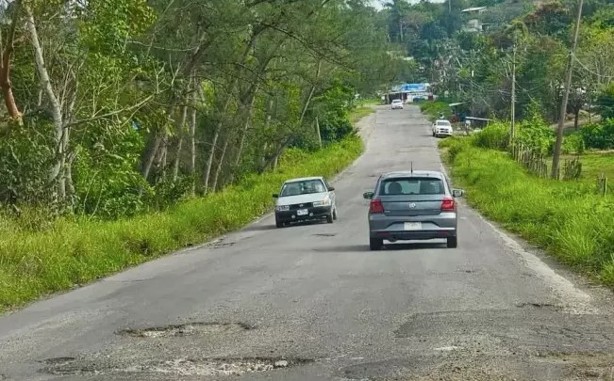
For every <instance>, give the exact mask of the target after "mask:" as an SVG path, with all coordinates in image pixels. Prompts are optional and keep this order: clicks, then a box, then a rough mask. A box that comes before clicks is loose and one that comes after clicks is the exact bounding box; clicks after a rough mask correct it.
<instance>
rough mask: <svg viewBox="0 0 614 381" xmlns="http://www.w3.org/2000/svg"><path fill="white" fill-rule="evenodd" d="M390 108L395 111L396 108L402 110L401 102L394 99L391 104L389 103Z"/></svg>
mask: <svg viewBox="0 0 614 381" xmlns="http://www.w3.org/2000/svg"><path fill="white" fill-rule="evenodd" d="M390 108H391V109H392V110H395V109H397V108H400V109H403V101H402V100H400V99H394V100H393V101H392V103H390Z"/></svg>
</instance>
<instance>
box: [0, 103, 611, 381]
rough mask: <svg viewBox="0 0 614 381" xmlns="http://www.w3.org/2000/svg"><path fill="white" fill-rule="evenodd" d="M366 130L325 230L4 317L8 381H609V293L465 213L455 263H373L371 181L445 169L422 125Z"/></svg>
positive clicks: (428, 248)
mask: <svg viewBox="0 0 614 381" xmlns="http://www.w3.org/2000/svg"><path fill="white" fill-rule="evenodd" d="M361 128H362V130H361V133H362V134H363V136H364V137H365V139H366V140H367V149H366V153H365V154H364V155H363V156H362V157H361V158H360V159H359V160H358V161H357V162H356V163H355V164H354V165H353V166H352V167H350V168H349V169H348V170H347V171H345V172H344V173H343V174H341V175H340V176H339V177H338V178H337V179H336V180H334V181H333V183H334V184H335V186H336V189H337V199H338V207H339V220H338V221H335V223H334V224H326V223H322V224H312V225H305V226H294V227H288V228H283V229H276V228H274V226H273V225H274V222H273V218H272V216H267V217H265V218H263V219H261V220H260V221H257V222H256V223H254V224H253V225H250V226H248V227H247V228H245V229H244V230H242V231H240V232H237V233H234V234H230V235H228V236H226V237H224V238H223V239H221V240H219V241H216V242H213V243H210V244H208V245H205V246H203V247H199V248H194V249H191V250H189V251H183V252H180V253H177V254H175V255H172V256H169V257H165V258H162V259H159V260H157V261H154V262H151V263H148V264H145V265H142V266H140V267H138V268H134V269H131V270H129V271H127V272H124V273H121V274H118V275H115V276H112V277H110V278H108V279H105V280H103V281H100V282H97V283H95V284H92V285H89V286H87V287H83V288H81V289H78V290H75V291H72V292H69V293H66V294H63V295H59V296H56V297H53V298H50V299H48V300H44V301H40V302H37V303H35V304H32V305H30V306H29V307H27V308H25V309H23V310H21V311H18V312H14V313H12V314H8V315H6V316H4V317H2V318H0V380H131V381H136V380H209V379H220V380H224V379H232V380H553V381H554V380H556V381H559V380H586V379H588V380H613V379H614V319H613V317H614V315H613V314H612V309H611V306H612V304H613V303H612V299H611V298H612V295H611V293H609V292H608V291H605V290H602V289H600V288H597V287H591V286H590V285H589V284H588V282H586V281H583V280H582V279H579V278H577V277H574V276H572V275H570V274H568V273H567V272H566V271H565V270H564V269H561V268H558V266H556V265H554V264H552V263H550V261H549V260H548V258H546V257H544V256H543V255H541V254H539V253H535V252H533V251H531V250H529V251H527V250H525V249H524V248H523V245H522V244H519V243H517V241H515V240H513V239H511V238H509V237H508V236H506V235H504V234H503V233H501V232H500V231H499V230H497V229H496V228H495V227H494V226H493V225H491V224H490V223H488V222H487V221H485V220H484V219H482V218H481V217H480V216H479V215H478V214H477V213H476V212H474V211H472V210H471V209H469V208H467V207H465V206H461V208H460V215H461V217H460V218H461V219H460V222H459V247H458V248H457V249H447V248H446V247H445V244H444V242H443V241H442V242H437V241H434V242H429V243H417V244H408V245H404V244H401V245H399V244H397V245H395V246H390V247H388V248H386V249H384V250H382V251H377V252H371V251H369V250H368V236H367V220H366V213H367V208H368V203H367V201H365V200H363V199H362V193H363V192H364V191H367V190H372V188H373V186H374V183H375V180H376V176H378V174H379V173H381V172H382V171H388V170H396V169H407V168H408V167H409V165H410V161H413V164H414V168H415V169H434V170H439V169H441V168H442V167H441V160H440V158H439V155H438V153H437V149H436V140H435V139H434V138H432V137H431V136H430V131H429V125H428V122H427V121H426V120H425V119H424V118H423V117H422V116H421V115H420V113H419V111H418V109H417V108H416V107H406V108H405V110H394V111H392V110H389V109H388V108H386V107H380V108H379V109H378V111H377V113H376V114H374V115H372V116H370V117H368V118H366V119H365V120H363V121H362V122H361ZM313 175H317V174H313ZM229 375H230V376H229Z"/></svg>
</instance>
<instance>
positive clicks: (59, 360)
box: [43, 357, 75, 365]
mask: <svg viewBox="0 0 614 381" xmlns="http://www.w3.org/2000/svg"><path fill="white" fill-rule="evenodd" d="M71 361H75V358H74V357H52V358H50V359H46V360H43V362H44V363H45V364H47V365H58V364H66V363H68V362H71Z"/></svg>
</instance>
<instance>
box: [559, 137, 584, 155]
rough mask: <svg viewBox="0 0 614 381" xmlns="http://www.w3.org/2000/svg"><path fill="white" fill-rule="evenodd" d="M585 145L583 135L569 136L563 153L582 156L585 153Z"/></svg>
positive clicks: (564, 143)
mask: <svg viewBox="0 0 614 381" xmlns="http://www.w3.org/2000/svg"><path fill="white" fill-rule="evenodd" d="M584 150H585V144H584V139H583V138H582V135H580V134H571V135H567V136H566V137H565V139H564V140H563V147H562V151H563V153H564V154H577V155H581V154H583V153H584Z"/></svg>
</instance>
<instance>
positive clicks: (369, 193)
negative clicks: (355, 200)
mask: <svg viewBox="0 0 614 381" xmlns="http://www.w3.org/2000/svg"><path fill="white" fill-rule="evenodd" d="M373 195H374V193H373V192H365V193H363V194H362V197H363V198H364V199H365V200H370V199H372V198H373Z"/></svg>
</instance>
